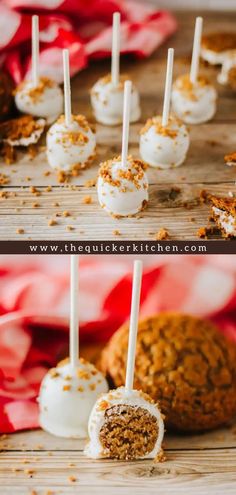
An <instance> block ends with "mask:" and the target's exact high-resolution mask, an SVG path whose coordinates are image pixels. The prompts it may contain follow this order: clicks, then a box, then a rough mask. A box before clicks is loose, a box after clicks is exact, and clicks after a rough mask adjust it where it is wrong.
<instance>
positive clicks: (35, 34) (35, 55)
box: [32, 15, 39, 87]
mask: <svg viewBox="0 0 236 495" xmlns="http://www.w3.org/2000/svg"><path fill="white" fill-rule="evenodd" d="M32 82H33V86H34V87H36V86H38V83H39V18H38V16H37V15H33V17H32Z"/></svg>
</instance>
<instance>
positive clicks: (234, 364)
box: [100, 313, 236, 431]
mask: <svg viewBox="0 0 236 495" xmlns="http://www.w3.org/2000/svg"><path fill="white" fill-rule="evenodd" d="M127 347H128V324H124V325H123V326H122V327H121V328H120V329H119V330H118V331H117V332H116V333H115V334H114V335H113V337H112V338H111V340H110V341H109V343H108V344H107V346H106V347H105V349H104V350H103V352H102V355H101V360H100V368H101V370H102V371H103V372H104V373H106V375H107V377H108V379H109V380H110V381H111V382H112V384H113V385H114V386H117V387H119V386H121V385H123V384H124V383H125V363H126V352H127ZM134 387H135V388H137V389H142V390H143V391H144V392H146V393H148V394H149V395H150V396H151V397H152V398H153V399H154V400H155V401H157V400H158V401H159V403H160V406H161V409H162V411H163V413H164V414H165V416H166V424H167V426H168V427H169V428H172V429H176V430H182V431H204V430H208V429H212V428H215V427H217V426H220V425H223V424H224V423H227V422H228V421H229V420H230V419H231V418H232V417H233V415H234V414H235V413H236V346H235V345H234V344H233V343H232V342H228V340H226V338H225V337H224V336H223V335H222V334H221V333H220V332H219V331H218V329H217V328H216V327H215V326H214V325H213V324H212V323H210V322H209V321H207V320H203V319H200V318H196V317H193V316H189V315H184V314H177V313H176V314H175V313H162V314H160V315H158V316H153V317H150V318H147V319H145V320H142V321H140V323H139V329H138V338H137V352H136V366H135V378H134Z"/></svg>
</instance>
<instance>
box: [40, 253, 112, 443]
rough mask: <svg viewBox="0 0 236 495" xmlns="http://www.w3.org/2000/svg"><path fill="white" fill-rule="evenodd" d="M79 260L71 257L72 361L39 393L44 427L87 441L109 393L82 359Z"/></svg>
mask: <svg viewBox="0 0 236 495" xmlns="http://www.w3.org/2000/svg"><path fill="white" fill-rule="evenodd" d="M78 329H79V319H78V256H77V255H72V256H71V306H70V357H69V358H68V359H65V360H64V361H62V362H60V363H59V364H58V365H57V366H56V367H55V368H52V369H51V370H49V371H48V373H47V374H46V375H45V377H44V378H43V381H42V384H41V388H40V392H39V398H38V402H39V411H40V414H39V422H40V426H41V427H42V428H43V429H44V430H46V431H48V432H49V433H52V434H54V435H57V436H59V437H73V438H85V437H86V436H87V433H88V419H89V415H90V412H91V410H92V408H93V406H94V404H95V401H96V399H97V398H98V396H99V395H100V394H101V393H104V392H106V391H107V390H108V385H107V382H106V380H105V378H104V377H103V375H102V374H101V373H100V372H99V371H98V370H97V369H96V368H95V366H93V365H92V364H90V363H89V362H87V361H85V360H84V359H81V358H80V359H79V358H78V355H79V337H78Z"/></svg>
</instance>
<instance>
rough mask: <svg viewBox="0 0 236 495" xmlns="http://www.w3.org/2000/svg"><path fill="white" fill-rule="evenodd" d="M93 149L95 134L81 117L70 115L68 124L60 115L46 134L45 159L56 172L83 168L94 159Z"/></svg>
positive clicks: (94, 146)
mask: <svg viewBox="0 0 236 495" xmlns="http://www.w3.org/2000/svg"><path fill="white" fill-rule="evenodd" d="M95 149H96V138H95V134H94V133H93V132H92V130H91V128H90V126H89V124H88V122H87V120H86V118H85V117H84V116H83V115H71V119H70V123H69V124H66V120H65V117H64V115H62V116H61V117H60V118H59V119H58V120H57V122H55V123H54V124H53V125H52V126H51V127H50V129H49V130H48V132H47V152H46V153H47V159H48V163H49V165H50V166H51V167H52V168H54V169H56V170H62V171H64V172H70V171H71V170H73V169H74V168H84V167H85V166H86V165H88V163H89V162H90V161H92V159H93V158H94V155H95Z"/></svg>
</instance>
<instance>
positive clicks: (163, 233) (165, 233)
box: [154, 227, 170, 241]
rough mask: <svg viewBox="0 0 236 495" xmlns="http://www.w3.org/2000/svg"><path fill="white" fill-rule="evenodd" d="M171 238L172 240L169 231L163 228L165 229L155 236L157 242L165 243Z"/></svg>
mask: <svg viewBox="0 0 236 495" xmlns="http://www.w3.org/2000/svg"><path fill="white" fill-rule="evenodd" d="M169 238H170V235H169V232H168V230H167V229H165V228H163V227H162V228H161V229H160V230H159V231H158V232H157V234H155V237H154V239H155V241H164V240H167V239H169Z"/></svg>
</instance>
